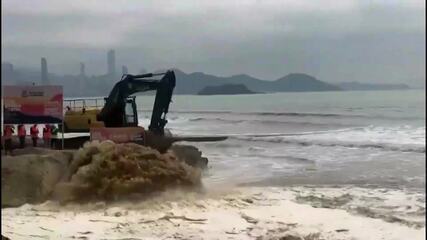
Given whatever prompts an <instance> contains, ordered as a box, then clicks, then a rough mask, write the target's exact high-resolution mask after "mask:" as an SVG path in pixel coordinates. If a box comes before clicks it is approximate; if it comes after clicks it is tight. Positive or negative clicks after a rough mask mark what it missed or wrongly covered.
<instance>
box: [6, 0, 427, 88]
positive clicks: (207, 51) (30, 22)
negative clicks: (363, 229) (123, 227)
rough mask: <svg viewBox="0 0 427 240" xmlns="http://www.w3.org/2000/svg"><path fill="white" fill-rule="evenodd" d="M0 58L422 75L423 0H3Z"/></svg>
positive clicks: (268, 75)
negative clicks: (112, 58)
mask: <svg viewBox="0 0 427 240" xmlns="http://www.w3.org/2000/svg"><path fill="white" fill-rule="evenodd" d="M1 3H2V61H3V62H4V61H8V62H11V63H13V64H14V65H15V67H20V66H21V67H23V66H25V67H33V68H39V64H40V57H42V56H44V57H47V60H48V65H49V71H50V72H54V73H78V71H79V62H85V64H86V71H87V72H88V73H89V74H100V73H105V72H106V71H107V63H106V62H107V61H106V55H107V51H108V50H109V49H115V50H116V59H117V65H118V70H119V67H120V66H121V65H123V64H124V65H127V66H128V68H129V71H130V73H136V72H138V71H139V70H140V69H141V68H145V69H147V70H148V71H154V70H156V69H161V68H179V69H181V70H183V71H185V72H205V73H210V74H215V75H220V76H229V75H234V74H241V73H246V74H249V75H251V76H254V77H258V78H261V79H266V80H272V79H276V78H279V77H282V76H284V75H286V74H289V73H294V72H303V73H307V74H311V75H313V76H315V77H317V78H318V79H321V80H324V81H329V82H342V81H360V82H371V83H374V82H375V83H407V84H410V85H412V86H416V85H418V86H419V85H422V84H423V82H424V80H425V60H426V56H425V40H426V38H425V34H426V32H425V10H426V7H425V1H424V0H359V1H356V0H354V1H353V0H316V1H313V0H277V1H272V0H247V1H243V0H241V1H236V0H234V1H233V0H215V1H211V0H209V1H202V0H193V1H186V0H179V1H173V0H170V1H169V0H167V1H160V0H151V1H148V0H147V1H142V0H134V1H131V0H127V1H125V0H121V1H120V0H111V1H106V0H99V1H95V0H72V1H58V0H51V1H44V0H2V1H1Z"/></svg>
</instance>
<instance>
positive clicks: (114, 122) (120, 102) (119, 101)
mask: <svg viewBox="0 0 427 240" xmlns="http://www.w3.org/2000/svg"><path fill="white" fill-rule="evenodd" d="M159 75H162V76H163V77H162V78H161V79H160V80H154V79H145V78H150V77H154V76H159ZM175 81H176V79H175V73H174V72H173V71H167V72H165V73H148V74H142V75H130V74H127V75H124V76H123V77H122V80H120V81H119V82H118V83H116V85H115V86H114V87H113V89H112V90H111V92H110V94H109V95H108V97H107V98H106V102H105V105H104V107H103V108H102V110H101V112H100V113H99V114H98V115H97V120H98V121H102V122H104V125H105V127H126V125H125V107H126V99H127V98H128V97H129V96H130V95H132V94H134V93H137V92H145V91H151V90H156V96H155V100H154V105H153V111H152V116H151V122H150V126H149V130H150V131H152V132H153V133H155V134H159V135H163V134H164V127H165V125H166V123H167V120H166V114H167V113H168V111H169V104H170V102H171V101H172V94H173V89H174V88H175Z"/></svg>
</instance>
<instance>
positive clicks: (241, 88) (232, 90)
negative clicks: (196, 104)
mask: <svg viewBox="0 0 427 240" xmlns="http://www.w3.org/2000/svg"><path fill="white" fill-rule="evenodd" d="M254 93H256V92H253V91H251V90H249V89H248V88H247V87H246V86H245V85H243V84H224V85H220V86H207V87H205V88H203V89H202V90H200V91H199V92H198V95H235V94H254Z"/></svg>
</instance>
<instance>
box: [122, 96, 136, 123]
mask: <svg viewBox="0 0 427 240" xmlns="http://www.w3.org/2000/svg"><path fill="white" fill-rule="evenodd" d="M123 117H124V123H125V124H124V125H125V126H126V127H137V126H138V111H137V109H136V103H135V96H131V97H128V98H127V99H126V105H125V114H124V116H123Z"/></svg>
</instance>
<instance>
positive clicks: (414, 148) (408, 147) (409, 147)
mask: <svg viewBox="0 0 427 240" xmlns="http://www.w3.org/2000/svg"><path fill="white" fill-rule="evenodd" d="M236 139H239V140H245V141H254V142H271V143H286V144H294V145H300V146H322V147H348V148H378V149H383V150H388V151H399V152H416V153H425V146H420V145H418V144H405V145H398V144H392V143H361V142H342V141H320V140H307V139H303V140H299V139H288V138H283V137H236Z"/></svg>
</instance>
